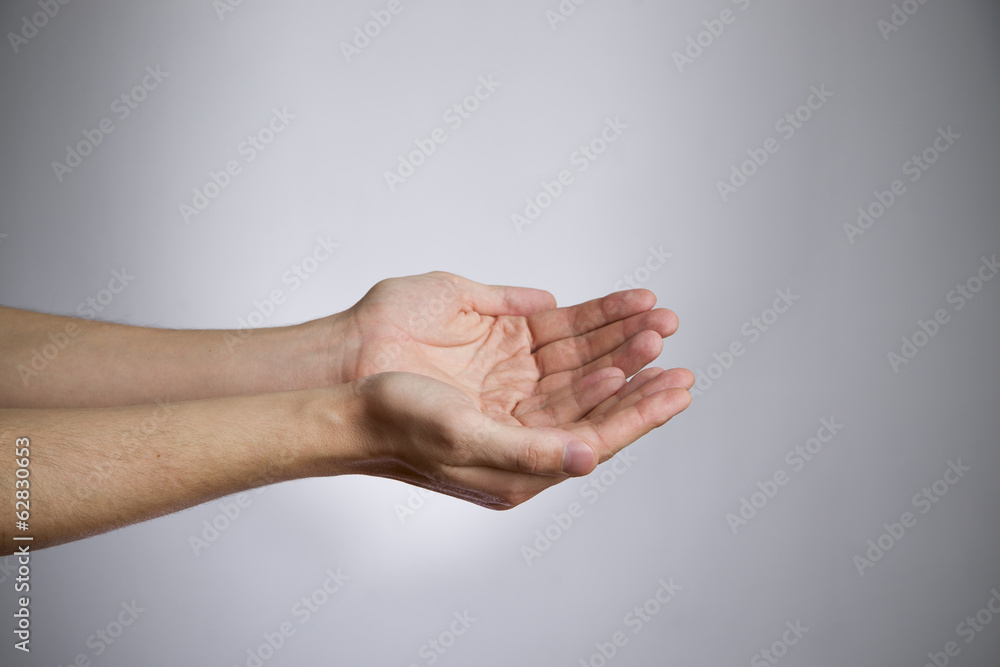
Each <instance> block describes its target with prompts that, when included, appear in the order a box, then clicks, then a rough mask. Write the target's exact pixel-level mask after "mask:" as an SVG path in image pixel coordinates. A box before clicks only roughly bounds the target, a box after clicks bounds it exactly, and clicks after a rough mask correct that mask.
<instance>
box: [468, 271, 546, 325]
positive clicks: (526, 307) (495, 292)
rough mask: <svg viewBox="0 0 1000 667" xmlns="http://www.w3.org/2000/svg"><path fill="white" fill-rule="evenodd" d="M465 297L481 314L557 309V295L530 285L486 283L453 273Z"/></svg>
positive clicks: (495, 314) (493, 314) (490, 314)
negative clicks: (512, 285)
mask: <svg viewBox="0 0 1000 667" xmlns="http://www.w3.org/2000/svg"><path fill="white" fill-rule="evenodd" d="M450 277H451V279H452V281H453V283H454V284H455V286H456V287H457V288H458V292H459V294H460V295H461V297H462V300H463V301H465V302H466V304H468V305H469V306H470V307H471V308H472V309H473V310H475V311H476V312H477V313H479V314H480V315H488V316H499V315H520V316H530V315H532V314H534V313H538V312H542V311H545V310H554V309H555V307H556V298H555V297H554V296H552V294H550V293H549V292H546V291H545V290H540V289H533V288H531V287H508V286H506V285H484V284H482V283H477V282H475V281H474V280H469V279H468V278H462V277H461V276H455V275H451V276H450Z"/></svg>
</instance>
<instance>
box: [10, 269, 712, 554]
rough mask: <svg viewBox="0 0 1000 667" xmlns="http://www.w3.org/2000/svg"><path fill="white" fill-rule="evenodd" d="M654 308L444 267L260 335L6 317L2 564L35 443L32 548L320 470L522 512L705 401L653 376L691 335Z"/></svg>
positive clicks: (634, 297)
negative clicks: (668, 344) (560, 302)
mask: <svg viewBox="0 0 1000 667" xmlns="http://www.w3.org/2000/svg"><path fill="white" fill-rule="evenodd" d="M654 305H655V297H654V296H653V294H652V293H651V292H648V291H646V290H630V291H627V292H619V293H616V294H612V295H610V296H607V297H604V298H603V299H597V300H595V301H590V302H587V303H584V304H580V305H578V306H573V307H570V308H557V307H556V303H555V299H554V297H553V296H552V295H551V294H549V293H547V292H544V291H541V290H534V289H526V288H512V287H497V286H487V285H481V284H479V283H475V282H472V281H469V280H466V279H464V278H461V277H459V276H455V275H451V274H447V273H430V274H425V275H422V276H412V277H408V278H393V279H389V280H384V281H382V282H380V283H378V284H377V285H375V286H374V287H373V288H372V289H371V290H370V291H369V292H368V294H366V295H365V296H364V298H362V299H361V300H360V301H359V302H358V303H357V304H356V305H355V306H353V307H352V308H350V309H348V310H346V311H344V312H342V313H337V314H334V315H331V316H329V317H327V318H323V319H319V320H314V321H312V322H307V323H305V324H302V325H298V326H293V327H281V328H274V329H259V330H253V331H251V332H249V334H248V332H243V333H242V334H241V333H240V332H235V331H228V332H226V331H171V330H165V329H153V328H143V327H130V326H124V325H116V324H107V323H97V322H90V321H84V320H71V319H70V318H63V317H58V316H52V315H43V314H39V313H31V312H26V311H20V310H15V309H9V308H0V447H2V451H7V452H8V454H7V455H4V456H0V517H2V518H0V538H2V544H3V553H5V554H6V553H11V552H13V550H14V548H15V547H14V544H15V543H14V542H13V541H12V540H11V539H10V538H11V537H12V536H13V535H14V534H18V532H19V531H16V530H15V526H14V523H13V516H14V507H13V504H14V494H15V483H16V482H15V477H14V472H15V466H16V463H15V460H14V456H13V453H12V452H11V448H13V446H14V440H15V439H16V438H21V437H27V438H29V439H30V445H29V447H28V449H29V450H30V456H29V458H30V465H29V470H30V478H29V480H28V481H29V484H30V501H31V514H30V517H31V518H30V530H29V532H27V533H21V534H30V535H31V536H32V537H33V538H34V541H33V542H32V543H31V544H32V548H33V549H38V548H43V547H46V546H52V545H55V544H60V543H64V542H68V541H71V540H75V539H80V538H83V537H86V536H89V535H94V534H98V533H101V532H104V531H107V530H111V529H114V528H118V527H121V526H124V525H128V524H131V523H135V522H137V521H143V520H146V519H150V518H153V517H156V516H161V515H163V514H167V513H170V512H174V511H178V510H180V509H183V508H186V507H190V506H192V505H196V504H199V503H202V502H206V501H209V500H212V499H214V498H218V497H222V496H225V495H229V494H231V493H236V492H239V491H244V490H247V489H250V488H254V487H257V486H261V485H264V484H269V483H274V482H279V481H287V480H292V479H300V478H305V477H316V476H336V475H343V474H367V475H375V476H380V477H389V478H393V479H398V480H401V481H404V482H407V483H410V484H414V485H418V486H421V487H424V488H428V489H431V490H434V491H438V492H441V493H445V494H448V495H452V496H455V497H458V498H462V499H465V500H468V501H470V502H474V503H476V504H479V505H482V506H484V507H489V508H492V509H508V508H511V507H515V506H517V505H519V504H520V503H523V502H524V501H526V500H528V499H529V498H531V497H533V496H535V495H537V494H538V493H540V492H541V491H543V490H545V489H546V488H548V487H550V486H553V485H554V484H557V483H559V482H561V481H563V480H565V479H567V478H569V477H572V476H580V475H585V474H588V473H590V472H591V471H593V469H594V468H595V467H596V466H597V465H598V463H600V462H601V461H604V460H607V459H609V458H611V457H612V456H614V454H616V453H617V452H618V451H620V450H621V449H622V448H624V447H625V446H627V445H628V444H630V443H632V442H634V441H635V440H636V439H638V438H639V437H641V436H642V435H644V434H645V433H647V432H649V431H650V430H652V429H653V428H656V427H658V426H661V425H662V424H664V423H666V421H668V420H669V419H670V418H672V417H673V416H675V415H676V414H677V413H679V412H681V411H682V410H684V409H685V408H686V407H687V406H688V405H689V404H690V401H691V396H690V394H689V393H688V389H690V388H691V386H692V385H693V382H694V378H693V376H692V374H691V373H690V372H689V371H687V370H684V369H674V370H669V371H666V370H662V369H659V368H648V369H646V370H641V369H642V368H643V367H645V366H646V365H647V364H649V363H650V362H651V361H653V360H654V359H655V358H656V357H657V356H658V355H659V354H660V352H661V350H662V340H663V338H665V337H667V336H669V335H671V334H673V333H674V332H675V331H676V329H677V318H676V316H675V315H674V314H673V313H672V312H670V311H669V310H665V309H654V308H653V306H654ZM67 325H74V326H76V327H77V328H76V329H73V328H72V327H71V328H70V329H69V330H67V328H66V327H67ZM67 331H70V332H71V333H72V335H70V334H67V336H66V338H65V339H63V338H59V336H58V333H59V332H63V333H66V332H67ZM53 335H56V338H58V339H59V340H60V341H61V342H62V343H64V344H63V345H61V346H60V347H61V348H62V349H60V350H59V352H58V354H57V355H56V356H55V357H54V358H52V359H47V360H46V361H47V364H45V367H44V368H43V369H42V370H40V371H37V370H35V369H36V368H39V367H41V363H40V361H38V360H36V364H35V367H32V366H31V364H32V358H33V355H34V353H35V351H37V350H42V349H43V348H44V347H45V346H46V345H50V344H53V343H54V342H55V339H53ZM67 341H68V342H67ZM54 349H55V348H53V347H49V348H48V353H49V354H48V356H52V352H53V350H54ZM640 370H641V372H640ZM32 371H34V372H32ZM629 376H633V377H632V379H631V380H630V381H626V378H627V377H629ZM21 487H24V485H21ZM19 544H22V543H19Z"/></svg>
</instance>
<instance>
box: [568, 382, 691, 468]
mask: <svg viewBox="0 0 1000 667" xmlns="http://www.w3.org/2000/svg"><path fill="white" fill-rule="evenodd" d="M626 403H627V401H622V403H620V404H619V405H617V406H615V407H614V409H612V410H611V411H610V412H608V413H607V414H605V415H603V416H601V417H599V418H597V419H595V420H593V421H586V422H581V423H580V424H579V425H577V426H572V427H569V430H570V431H571V432H573V433H574V434H576V435H578V436H581V437H582V439H584V440H586V441H588V442H590V443H593V444H594V445H596V447H597V452H598V455H599V456H600V460H601V461H607V460H608V459H610V458H611V457H612V456H614V455H615V454H617V453H618V452H619V451H621V450H622V449H624V448H625V447H626V446H628V445H630V444H632V443H633V442H635V441H636V440H638V439H639V438H641V437H642V436H644V435H646V434H647V433H649V432H650V431H652V430H653V429H654V428H657V427H659V426H663V425H664V424H665V423H667V422H668V421H669V420H670V419H672V418H673V417H674V416H676V415H677V414H678V413H680V412H682V411H683V410H685V409H686V408H687V407H688V406H689V405H690V404H691V394H689V393H688V391H687V390H686V389H681V388H679V387H675V388H672V389H664V390H662V391H658V392H656V393H654V394H650V395H649V396H642V397H640V398H639V399H638V400H636V401H635V402H634V403H631V404H626Z"/></svg>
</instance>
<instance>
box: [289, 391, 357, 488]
mask: <svg viewBox="0 0 1000 667" xmlns="http://www.w3.org/2000/svg"><path fill="white" fill-rule="evenodd" d="M288 395H289V396H291V397H293V403H292V404H291V406H290V408H289V413H288V415H287V420H286V422H285V423H287V424H289V425H290V428H291V429H294V431H295V433H294V434H293V435H294V438H295V441H296V442H298V443H300V445H299V447H298V448H297V449H296V451H295V453H294V455H293V459H292V460H291V461H287V460H286V462H287V463H291V477H292V478H305V477H329V476H335V475H349V474H361V473H364V472H366V471H367V469H368V467H369V465H370V462H371V458H372V457H371V454H370V452H369V451H368V449H369V448H368V440H369V439H368V438H367V430H366V428H365V413H366V407H365V399H364V396H363V394H362V392H361V390H360V386H359V383H357V382H350V383H346V384H337V385H334V386H331V387H327V388H324V389H315V390H308V391H297V392H289V394H288Z"/></svg>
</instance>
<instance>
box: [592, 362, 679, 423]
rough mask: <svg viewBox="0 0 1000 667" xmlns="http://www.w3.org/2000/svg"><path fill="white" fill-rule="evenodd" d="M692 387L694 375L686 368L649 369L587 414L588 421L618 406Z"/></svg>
mask: <svg viewBox="0 0 1000 667" xmlns="http://www.w3.org/2000/svg"><path fill="white" fill-rule="evenodd" d="M692 386H694V375H693V374H692V373H691V371H689V370H687V369H686V368H673V369H671V370H669V371H665V370H663V369H662V368H647V369H645V370H643V371H640V372H639V373H637V374H636V376H635V377H634V378H632V379H631V380H630V381H629V383H628V384H627V385H626V386H624V387H622V388H621V389H620V390H619V391H618V393H616V394H615V395H614V396H611V397H610V398H607V399H605V400H604V401H603V402H602V403H601V404H600V405H598V406H597V407H596V408H594V409H593V410H591V411H590V413H588V414H587V419H588V420H592V419H596V418H598V417H601V416H602V415H605V414H608V413H609V412H611V411H612V410H614V409H615V408H616V407H618V406H622V407H624V406H628V405H632V404H634V403H636V402H638V401H639V400H641V399H642V398H644V397H646V396H651V395H653V394H655V393H657V392H659V391H663V390H664V389H684V390H689V389H691V387H692Z"/></svg>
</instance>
